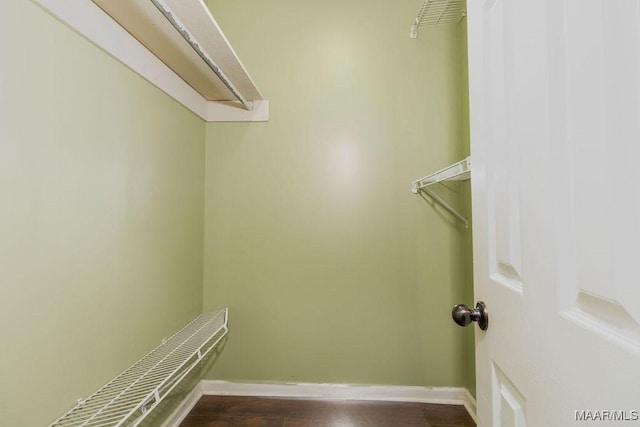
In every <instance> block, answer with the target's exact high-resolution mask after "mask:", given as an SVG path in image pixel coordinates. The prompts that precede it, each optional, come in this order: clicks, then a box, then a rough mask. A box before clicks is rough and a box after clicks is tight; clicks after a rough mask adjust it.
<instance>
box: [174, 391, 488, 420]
mask: <svg viewBox="0 0 640 427" xmlns="http://www.w3.org/2000/svg"><path fill="white" fill-rule="evenodd" d="M203 395H213V396H258V397H288V398H297V399H299V398H306V399H339V400H377V401H383V402H419V403H441V404H448V405H464V407H465V409H466V410H467V412H468V413H469V415H470V416H471V418H473V420H474V421H477V419H476V400H475V399H474V398H473V396H471V393H469V390H467V389H466V388H463V387H416V386H380V385H350V384H315V383H248V382H229V381H211V380H202V381H200V382H199V383H198V385H196V387H195V388H194V389H193V391H191V393H189V394H188V395H187V397H186V398H185V399H184V400H183V401H182V403H181V404H180V405H179V406H178V408H176V410H175V411H173V413H172V414H171V415H170V416H169V417H168V418H167V419H166V420H165V422H164V423H162V427H177V426H179V425H180V423H181V422H182V421H183V420H184V419H185V418H186V416H187V415H188V414H189V412H190V411H191V410H192V409H193V407H194V406H195V405H196V403H198V400H200V398H201V397H202V396H203Z"/></svg>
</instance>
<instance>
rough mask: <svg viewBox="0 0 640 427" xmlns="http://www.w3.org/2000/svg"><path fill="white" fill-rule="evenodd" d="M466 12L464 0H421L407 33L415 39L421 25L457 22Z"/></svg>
mask: <svg viewBox="0 0 640 427" xmlns="http://www.w3.org/2000/svg"><path fill="white" fill-rule="evenodd" d="M466 14H467V4H466V0H423V2H422V4H421V5H420V9H419V10H418V15H417V16H416V19H415V21H414V24H413V25H412V26H411V32H410V34H409V35H410V37H411V38H412V39H415V38H416V37H418V28H419V27H422V26H423V25H439V24H453V23H458V22H460V21H461V20H462V18H464V17H465V16H466Z"/></svg>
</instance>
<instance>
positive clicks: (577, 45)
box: [468, 0, 640, 427]
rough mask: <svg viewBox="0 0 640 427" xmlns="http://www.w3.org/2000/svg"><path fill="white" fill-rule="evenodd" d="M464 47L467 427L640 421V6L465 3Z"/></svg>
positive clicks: (603, 1)
mask: <svg viewBox="0 0 640 427" xmlns="http://www.w3.org/2000/svg"><path fill="white" fill-rule="evenodd" d="M468 37H469V39H468V44H469V76H470V77H469V78H470V109H471V111H470V119H471V155H472V198H473V216H474V221H473V223H474V239H473V240H474V242H473V244H474V281H475V291H476V299H477V300H482V301H484V302H485V303H486V304H487V307H488V309H489V313H490V322H489V329H488V330H487V331H486V332H480V331H477V334H476V365H477V366H476V371H477V387H478V388H477V396H478V425H479V426H480V427H497V426H525V425H526V426H533V427H538V426H539V427H565V426H571V425H584V422H585V421H591V422H592V424H590V425H616V423H618V422H620V421H623V422H624V421H625V420H626V421H636V422H640V421H638V418H640V414H639V413H638V412H639V411H640V400H639V399H638V396H640V368H639V367H640V312H639V311H638V310H637V309H636V307H638V306H639V304H640V286H638V278H637V277H638V274H637V273H636V270H637V265H638V264H639V262H640V261H639V260H640V225H639V224H638V221H640V175H638V174H637V173H635V171H634V167H633V166H634V165H635V163H636V159H638V158H640V2H638V1H607V0H543V1H540V0H470V1H469V2H468ZM581 417H582V418H581ZM589 417H591V418H589Z"/></svg>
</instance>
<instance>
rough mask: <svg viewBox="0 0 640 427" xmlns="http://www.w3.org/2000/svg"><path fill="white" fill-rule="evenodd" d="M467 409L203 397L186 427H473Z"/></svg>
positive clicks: (393, 403)
mask: <svg viewBox="0 0 640 427" xmlns="http://www.w3.org/2000/svg"><path fill="white" fill-rule="evenodd" d="M475 425H476V424H475V423H474V422H473V419H472V418H471V417H470V416H469V414H468V413H467V411H466V410H465V409H464V407H463V406H457V405H436V404H429V403H404V402H371V401H344V400H314V399H280V398H263V397H244V396H241V397H239V396H203V397H202V398H201V399H200V400H199V401H198V403H197V404H196V406H195V407H194V408H193V409H192V410H191V412H190V413H189V415H188V416H187V418H185V420H184V421H183V422H182V423H181V424H180V427H227V426H241V427H242V426H246V427H356V426H357V427H387V426H388V427H410V426H411V427H413V426H422V427H473V426H475Z"/></svg>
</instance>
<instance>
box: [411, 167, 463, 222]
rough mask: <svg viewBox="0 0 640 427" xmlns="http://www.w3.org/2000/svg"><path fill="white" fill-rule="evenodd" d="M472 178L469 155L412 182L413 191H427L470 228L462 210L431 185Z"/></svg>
mask: <svg viewBox="0 0 640 427" xmlns="http://www.w3.org/2000/svg"><path fill="white" fill-rule="evenodd" d="M470 178H471V157H467V158H466V159H464V160H461V161H459V162H457V163H454V164H452V165H450V166H447V167H446V168H442V169H440V170H439V171H437V172H434V173H432V174H430V175H427V176H425V177H422V178H420V179H417V180H415V181H413V182H412V183H411V191H412V192H413V193H414V194H418V193H420V192H421V191H424V192H425V193H427V194H428V195H429V196H430V197H431V198H432V199H433V200H435V201H436V202H438V203H440V205H442V207H444V208H445V209H446V210H448V211H449V212H451V214H453V215H454V216H455V217H457V218H458V219H459V220H460V221H462V222H464V226H465V228H469V221H468V220H467V218H465V217H464V216H463V215H462V214H461V213H460V212H458V211H457V210H456V209H455V208H454V207H452V206H451V205H450V204H449V203H447V202H445V201H444V200H443V199H442V198H441V197H439V196H438V195H437V194H436V193H435V192H433V191H432V190H431V189H430V188H429V187H430V186H432V185H434V184H438V183H441V182H446V181H464V180H467V179H470Z"/></svg>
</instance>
